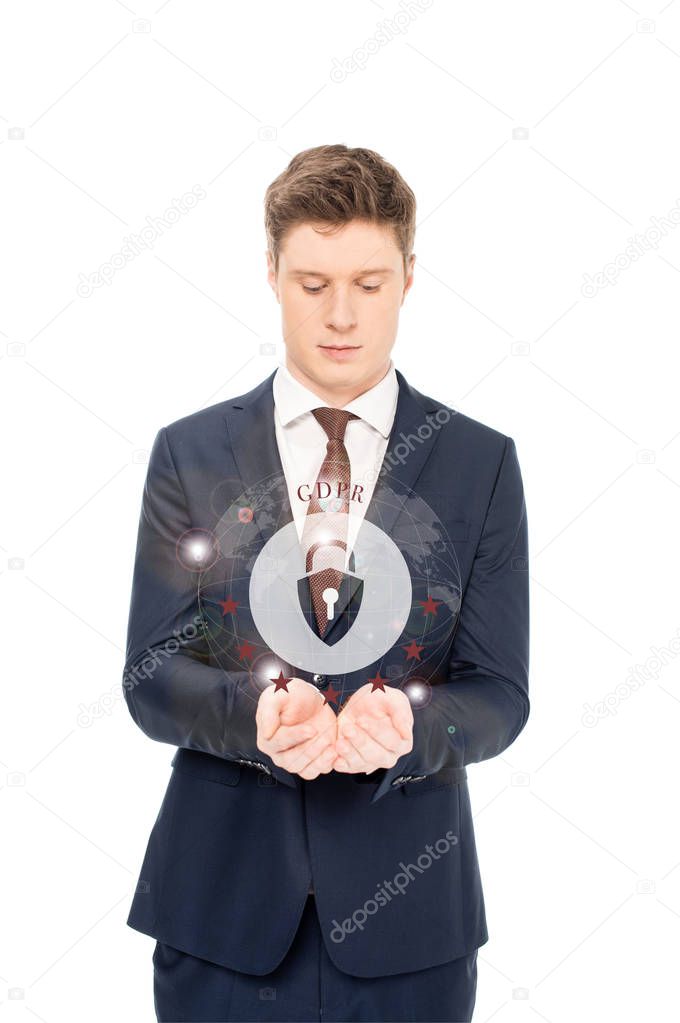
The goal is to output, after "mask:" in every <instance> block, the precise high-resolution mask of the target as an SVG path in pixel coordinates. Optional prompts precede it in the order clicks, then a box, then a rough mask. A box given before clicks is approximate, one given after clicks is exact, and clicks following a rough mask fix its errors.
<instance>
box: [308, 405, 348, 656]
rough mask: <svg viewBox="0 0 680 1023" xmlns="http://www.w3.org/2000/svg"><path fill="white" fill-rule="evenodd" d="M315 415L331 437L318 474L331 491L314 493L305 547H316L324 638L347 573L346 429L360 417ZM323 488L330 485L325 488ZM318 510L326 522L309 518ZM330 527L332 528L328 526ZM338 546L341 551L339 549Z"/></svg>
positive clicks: (325, 411)
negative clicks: (322, 494) (325, 494)
mask: <svg viewBox="0 0 680 1023" xmlns="http://www.w3.org/2000/svg"><path fill="white" fill-rule="evenodd" d="M312 415H313V416H314V418H315V419H316V420H317V422H318V423H320V424H321V426H323V428H324V430H325V431H326V435H327V436H328V443H327V444H326V455H325V457H324V460H323V462H322V463H321V468H320V469H319V474H318V476H317V481H316V482H317V484H319V483H327V484H328V486H329V487H330V494H329V496H328V497H327V498H324V499H322V500H323V503H322V502H321V501H320V500H319V496H318V495H319V490H318V486H315V487H314V490H313V491H312V496H311V498H310V501H309V507H308V508H307V520H306V521H305V524H304V527H303V532H302V541H301V543H302V550H303V552H304V553H305V555H306V554H307V552H308V551H309V550H313V561H312V571H313V573H314V575H313V576H312V578H311V580H310V588H311V594H312V607H313V608H314V617H315V618H316V622H317V626H318V630H319V635H320V636H321V638H322V639H323V636H324V633H325V632H326V629H327V627H328V624H329V621H331V620H332V616H331V618H330V619H329V617H328V608H329V604H334V603H335V601H333V600H332V597H333V592H334V593H335V599H336V600H337V594H338V588H339V585H340V582H341V580H342V578H343V576H344V572H343V571H341V570H340V569H338V568H337V567H333V566H337V565H339V564H341V565H343V566H344V564H345V553H344V552H345V551H346V549H347V529H348V523H349V520H348V518H347V516H348V515H349V493H350V485H351V478H352V474H351V467H350V462H349V455H348V454H347V448H346V447H345V440H344V437H345V428H346V426H347V423H348V422H349V420H350V419H358V418H359V416H357V415H355V414H354V413H353V412H347V411H346V410H345V409H340V408H325V407H322V408H315V409H312ZM322 489H323V491H324V492H325V490H327V489H328V488H326V487H324V488H322ZM319 512H329V513H331V514H329V516H328V520H327V523H328V524H327V525H326V523H324V520H323V519H321V518H319V519H316V520H314V521H310V518H309V516H310V515H316V514H318V513H319ZM337 512H339V513H340V514H339V515H336V514H334V513H337ZM329 527H330V528H329ZM338 547H339V548H340V550H338ZM329 598H331V599H329Z"/></svg>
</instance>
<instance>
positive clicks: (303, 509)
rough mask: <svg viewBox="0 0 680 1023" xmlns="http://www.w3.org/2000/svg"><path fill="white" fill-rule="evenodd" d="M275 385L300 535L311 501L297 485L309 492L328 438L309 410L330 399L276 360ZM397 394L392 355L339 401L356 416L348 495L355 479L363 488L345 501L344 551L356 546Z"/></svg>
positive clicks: (349, 435) (350, 427) (348, 434)
mask: <svg viewBox="0 0 680 1023" xmlns="http://www.w3.org/2000/svg"><path fill="white" fill-rule="evenodd" d="M273 391H274V423H275V429H276V442H277V444H278V448H279V455H280V456H281V464H282V466H283V472H284V476H285V477H286V484H287V487H288V497H289V499H290V506H291V509H292V511H293V519H294V521H295V524H296V526H297V531H298V536H299V537H300V539H301V538H302V529H303V526H304V520H305V516H306V514H307V509H308V507H309V501H307V500H301V499H300V497H299V496H298V487H300V486H301V485H303V484H304V485H305V486H304V487H303V490H302V494H303V495H304V496H307V497H308V496H309V494H310V491H311V488H312V487H313V486H314V484H315V483H316V479H317V476H318V474H319V469H320V468H321V465H322V463H323V460H324V458H325V456H326V444H327V442H328V436H327V434H326V431H325V430H324V428H323V427H322V425H321V423H319V422H317V420H316V419H315V417H314V416H313V415H312V412H311V410H312V409H314V408H318V407H319V406H325V407H327V406H328V402H327V401H325V400H324V399H323V398H320V397H319V396H318V394H314V392H313V391H310V390H309V389H308V388H307V387H305V386H304V385H303V384H301V383H300V382H299V381H298V380H296V378H295V377H294V376H293V375H292V373H291V372H290V370H288V369H287V367H286V366H284V365H280V366H279V367H278V369H277V371H276V374H275V376H274V380H273ZM398 395H399V381H398V380H397V375H396V372H395V369H394V363H393V362H392V360H391V359H390V365H389V369H388V370H387V372H386V373H385V376H384V377H383V378H382V379H381V380H379V381H378V383H377V384H374V385H373V387H371V388H369V389H368V390H367V391H364V393H363V394H360V395H359V397H358V398H354V399H353V400H352V401H350V402H349V404H347V405H343V406H342V407H343V408H344V409H346V410H347V411H348V412H354V414H355V415H357V416H359V419H351V420H350V421H349V422H348V423H347V427H346V430H345V447H346V448H347V454H348V456H349V461H350V466H351V473H352V478H351V485H350V490H349V493H350V497H351V495H352V494H353V493H355V484H357V483H358V484H360V486H362V487H363V491H357V492H356V497H357V498H358V497H359V496H360V498H361V500H350V502H349V513H350V517H349V522H348V531H347V549H348V552H349V551H351V550H352V548H353V546H354V542H355V540H356V536H357V533H358V532H359V527H360V525H361V522H362V520H363V517H364V514H365V512H366V508H367V506H368V503H369V501H370V500H371V497H372V495H373V491H374V489H375V483H376V480H377V479H378V475H379V473H380V469H381V466H382V463H383V458H384V456H385V451H386V449H387V441H388V438H389V435H390V431H391V429H392V424H393V422H394V414H395V411H396V407H397V397H398ZM347 560H348V557H347V558H346V562H347Z"/></svg>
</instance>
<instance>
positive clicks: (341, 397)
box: [286, 356, 390, 408]
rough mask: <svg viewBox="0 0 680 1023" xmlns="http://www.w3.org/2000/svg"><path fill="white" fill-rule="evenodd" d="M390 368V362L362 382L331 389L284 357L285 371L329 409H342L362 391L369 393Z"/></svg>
mask: <svg viewBox="0 0 680 1023" xmlns="http://www.w3.org/2000/svg"><path fill="white" fill-rule="evenodd" d="M389 368H390V360H389V359H387V361H386V362H385V363H384V364H383V365H382V366H381V367H379V368H378V369H377V370H376V371H375V373H373V374H372V375H371V376H370V377H369V378H368V379H367V380H362V381H360V382H357V383H356V384H344V385H338V386H337V387H332V386H330V385H329V384H324V383H323V382H319V381H318V380H314V379H313V378H312V377H310V376H308V375H307V374H306V373H305V372H304V371H303V370H301V369H300V368H299V366H297V365H296V364H295V363H294V362H293V361H292V360H291V359H290V358H289V357H288V356H286V369H287V370H288V372H289V373H290V375H291V376H293V377H295V379H296V380H297V381H298V382H299V383H301V384H302V385H303V386H304V387H306V388H308V389H309V390H310V391H313V392H314V394H316V395H318V396H319V398H321V400H322V401H324V402H325V403H326V404H327V405H328V406H329V407H331V408H344V406H345V405H348V404H349V403H350V401H353V400H354V399H355V398H358V397H359V395H360V394H363V393H364V391H369V390H370V389H371V387H375V385H376V384H377V383H380V381H381V380H382V378H383V377H384V376H385V374H386V373H387V371H388V370H389Z"/></svg>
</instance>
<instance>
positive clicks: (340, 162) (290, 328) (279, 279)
mask: <svg viewBox="0 0 680 1023" xmlns="http://www.w3.org/2000/svg"><path fill="white" fill-rule="evenodd" d="M415 211H416V201H415V196H414V195H413V192H412V191H411V189H410V188H409V186H408V185H407V184H406V182H405V181H404V180H403V178H402V177H401V176H400V174H399V173H398V171H396V170H395V168H394V167H392V166H391V165H390V164H389V163H386V161H385V160H383V159H382V158H381V157H380V156H379V155H378V154H377V153H375V152H373V151H372V150H370V149H348V148H347V146H343V145H334V146H317V147H316V148H314V149H306V150H304V151H303V152H301V153H298V154H297V156H294V157H293V159H292V160H291V162H290V163H289V164H288V167H287V168H286V169H285V170H284V171H283V173H282V174H280V175H279V176H278V177H277V178H276V180H275V181H273V182H272V183H271V185H270V186H269V188H268V189H267V192H266V196H265V229H266V232H267V243H268V251H267V263H268V268H269V273H268V280H269V283H270V284H271V286H272V288H273V290H274V293H275V295H276V297H277V299H278V301H279V303H280V305H281V317H282V327H283V337H284V341H285V343H286V365H287V366H288V369H289V370H290V372H291V373H292V374H293V376H295V377H296V379H298V380H300V381H301V383H303V384H305V386H307V387H309V388H310V390H313V391H314V392H315V393H317V394H319V395H320V396H321V397H323V398H324V399H325V400H326V401H327V402H328V403H329V404H332V405H336V406H342V405H345V404H347V403H348V402H349V401H350V400H351V399H352V398H353V397H355V396H356V395H358V394H361V393H363V391H366V390H368V388H369V387H372V386H373V385H374V384H375V383H377V382H378V381H379V380H380V379H381V378H382V377H383V376H384V374H385V372H386V371H387V368H388V366H389V361H390V352H391V350H392V347H393V345H394V342H395V339H396V336H397V327H398V322H399V310H400V308H401V305H402V303H403V301H404V298H405V296H406V293H407V291H408V290H409V288H410V287H411V284H412V283H413V265H414V263H415V255H414V254H413V252H412V249H413V241H414V236H415ZM343 348H344V349H345V351H344V352H343V351H341V350H339V349H343Z"/></svg>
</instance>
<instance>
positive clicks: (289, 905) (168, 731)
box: [123, 370, 529, 977]
mask: <svg viewBox="0 0 680 1023" xmlns="http://www.w3.org/2000/svg"><path fill="white" fill-rule="evenodd" d="M273 376H274V374H273V373H272V374H271V375H270V376H269V377H268V378H267V379H266V380H264V381H262V382H261V383H260V384H258V385H257V386H256V387H255V388H253V390H251V391H249V392H248V393H247V394H243V395H241V396H240V397H238V398H235V399H232V400H228V401H224V402H220V403H219V404H216V405H213V406H212V407H210V408H207V409H205V410H203V411H200V412H197V413H195V414H193V415H190V416H187V417H185V418H183V419H180V420H178V421H177V422H174V423H172V424H170V425H169V426H166V427H163V428H162V429H161V430H159V432H158V434H157V436H156V438H155V441H154V445H153V449H152V452H151V456H150V460H149V466H148V473H147V478H146V483H145V487H144V494H143V501H142V511H141V517H140V522H139V534H138V542H137V550H136V556H135V565H134V576H133V586H132V599H131V606H130V616H129V624H128V639H127V649H126V658H125V669H124V675H123V686H124V689H125V698H126V701H127V705H128V707H129V710H130V713H131V714H132V717H133V719H134V720H135V722H136V723H137V725H138V726H139V727H140V728H141V729H142V731H143V732H144V733H145V734H146V735H148V736H149V737H150V738H152V739H155V740H158V741H159V742H164V743H169V744H171V745H172V746H176V747H178V749H177V751H176V752H175V755H174V757H173V759H172V772H171V776H170V779H169V783H168V787H167V790H166V793H165V796H164V799H163V802H162V805H161V807H160V810H159V813H158V816H157V819H156V821H155V823H154V826H153V829H152V831H151V835H150V837H149V840H148V845H147V848H146V853H145V856H144V860H143V864H142V867H141V872H140V877H139V882H138V885H137V889H136V892H135V894H134V898H133V901H132V906H131V909H130V913H129V917H128V920H127V922H128V924H129V925H130V926H131V927H134V928H136V929H137V930H139V931H142V932H144V933H146V934H149V935H151V936H153V937H155V938H156V939H158V940H159V941H161V942H164V943H166V944H169V945H172V946H174V947H175V948H178V949H181V950H183V951H185V952H190V953H191V954H193V955H196V956H200V957H202V958H204V959H208V960H210V961H212V962H215V963H219V964H222V965H224V966H227V967H229V968H231V969H235V970H240V971H244V972H248V973H254V974H266V973H269V972H270V971H271V970H273V969H275V968H276V966H277V965H278V964H279V963H280V962H281V960H282V959H283V957H284V956H285V954H286V952H287V950H288V948H289V946H290V944H291V942H292V940H293V937H294V935H295V932H296V929H297V925H298V922H299V920H300V917H301V914H302V910H303V907H304V904H305V900H306V898H307V892H308V887H309V882H310V879H313V884H314V889H315V897H316V903H317V910H318V913H319V917H320V921H321V928H322V932H323V936H324V941H325V943H326V947H327V949H328V953H329V955H330V957H331V959H332V960H333V962H334V963H335V964H336V966H337V967H338V969H340V970H342V971H344V972H346V973H350V974H353V975H355V976H360V977H376V976H386V975H390V974H395V973H402V972H407V971H411V970H420V969H424V968H426V967H429V966H433V965H436V964H439V963H443V962H447V961H449V960H450V959H454V958H457V957H458V956H462V955H465V954H467V953H468V952H470V951H472V950H473V949H475V948H477V947H478V946H480V945H482V944H484V943H485V942H486V941H487V940H488V932H487V926H486V918H485V910H484V899H483V894H482V887H481V881H480V874H479V866H478V860H477V852H476V848H475V839H474V832H473V821H472V814H471V807H470V797H469V793H468V785H467V780H466V778H467V772H466V767H467V765H468V764H473V763H477V762H479V761H482V760H487V759H489V758H490V757H494V756H497V755H498V754H499V753H502V752H503V750H505V749H507V747H508V746H509V745H510V744H511V743H512V742H513V741H514V740H515V738H516V737H517V735H518V734H519V733H520V731H521V730H522V728H523V727H524V725H525V723H526V720H527V717H528V714H529V698H528V668H529V584H528V549H527V516H526V508H525V501H524V493H523V486H522V478H521V473H520V468H519V464H518V460H517V454H516V449H515V444H514V442H513V440H512V438H511V437H507V436H505V435H504V434H502V433H500V432H498V431H496V430H493V429H491V428H490V427H488V426H485V425H484V424H482V423H479V422H477V421H475V420H473V419H471V418H469V417H468V416H465V415H463V414H462V413H459V412H456V411H454V410H451V409H449V412H450V413H451V414H450V415H449V416H448V421H446V422H445V423H444V424H443V425H442V426H441V427H439V428H434V429H431V430H430V435H429V436H427V437H425V439H423V435H424V434H426V433H427V431H422V429H421V431H420V433H417V431H418V428H419V427H422V426H423V424H425V423H426V416H427V415H428V414H434V413H436V412H437V410H438V409H445V408H447V406H445V405H443V404H442V403H440V402H437V401H435V400H434V399H432V398H429V397H427V396H426V395H424V394H421V393H419V392H418V391H417V390H415V388H413V387H411V386H410V385H409V384H408V383H407V381H406V380H405V379H404V377H403V375H402V374H401V373H400V372H399V371H398V370H397V378H398V382H399V396H398V402H397V408H396V415H395V421H394V425H393V429H392V433H391V435H390V438H389V440H388V447H387V452H388V453H389V452H390V451H391V450H392V449H394V448H395V445H396V444H398V443H404V442H406V443H410V450H409V453H408V457H405V458H403V459H401V460H395V461H394V462H393V463H390V465H389V472H388V473H386V474H384V477H381V478H379V479H378V481H377V483H376V488H375V491H374V498H375V497H376V496H378V495H379V494H380V487H381V486H383V485H390V480H392V481H394V483H395V485H396V484H397V483H399V485H403V486H404V487H407V488H409V489H410V490H412V491H413V492H415V493H417V494H418V495H419V496H420V497H422V498H423V499H424V500H425V501H427V503H428V505H430V507H431V508H432V509H433V510H434V511H435V512H436V513H437V515H438V516H439V518H440V520H441V522H442V523H443V524H444V526H445V527H446V530H447V532H448V535H449V537H450V539H451V541H452V544H453V545H454V547H455V552H456V555H457V559H458V563H459V569H460V576H461V578H460V585H461V593H462V604H461V606H460V610H459V612H458V614H457V620H456V622H455V628H454V629H453V630H452V638H451V640H450V648H449V649H448V651H447V657H446V658H445V661H444V664H445V670H444V671H443V672H442V671H441V670H440V671H439V672H438V673H437V677H433V678H431V679H430V682H431V694H432V698H431V700H430V702H429V704H428V705H427V706H425V707H421V708H419V709H416V710H414V739H413V749H412V750H411V752H409V753H408V754H405V755H404V756H403V757H401V758H400V759H399V760H398V761H397V764H396V765H395V766H394V767H393V768H390V769H381V770H378V771H375V772H373V773H372V774H370V775H366V774H362V775H356V774H355V775H352V774H344V773H340V772H335V771H332V772H330V773H329V774H326V775H320V776H319V777H318V778H316V779H314V780H312V781H306V780H303V779H301V778H300V777H299V776H298V775H293V774H289V773H288V772H286V771H284V770H283V769H281V768H279V767H277V766H276V765H275V764H274V763H273V761H272V760H271V759H270V758H269V757H268V756H267V755H266V754H264V753H262V752H261V751H260V750H259V748H258V747H257V744H256V726H255V707H256V705H255V702H254V700H253V696H252V689H249V685H248V680H249V675H248V670H247V665H244V670H243V671H238V670H234V671H230V670H225V667H224V665H223V664H220V662H219V661H218V660H217V659H216V657H215V648H214V646H213V645H212V644H211V643H210V642H209V637H208V636H207V635H206V632H205V631H198V632H197V633H196V635H192V638H189V639H187V638H186V636H189V635H191V632H190V630H186V628H185V627H186V624H187V623H188V622H191V621H192V620H194V619H196V615H197V614H198V613H199V602H198V598H197V589H196V580H195V577H192V573H190V572H187V571H186V569H183V568H182V565H181V564H180V562H179V561H178V559H177V553H176V543H177V540H178V538H179V537H180V535H181V534H183V533H184V532H185V531H186V530H188V529H192V528H198V529H206V530H211V529H213V528H214V527H215V524H216V521H217V518H218V516H219V514H220V513H221V512H220V509H219V508H216V507H214V504H215V500H214V495H215V493H216V492H217V491H218V489H219V487H220V486H221V485H223V482H224V481H225V480H227V479H230V480H231V481H232V482H235V483H236V484H237V486H238V487H240V488H241V489H243V490H246V489H247V488H248V487H251V486H254V485H255V484H257V483H258V481H260V480H261V479H263V478H264V477H267V476H270V475H274V476H276V475H278V476H279V477H281V478H283V477H282V466H281V461H280V458H279V453H278V448H277V444H276V436H275V429H274V404H273V395H272V380H273ZM444 418H446V417H444ZM409 436H410V438H411V440H410V442H409V441H408V438H409ZM386 464H387V455H386V462H384V463H383V466H385V465H386ZM386 477H389V479H387V482H386V484H384V483H383V482H382V480H383V478H386ZM375 506H376V505H375V501H372V502H371V503H370V504H369V507H368V509H367V511H366V517H367V518H368V519H370V520H373V521H376V524H379V525H380V527H381V528H382V529H384V530H385V531H386V532H388V533H390V534H391V535H392V536H393V537H394V538H396V537H397V536H398V530H399V525H400V523H399V515H398V511H396V510H395V511H394V512H392V513H388V521H387V522H386V521H385V513H384V509H383V511H381V514H380V516H379V517H378V518H374V515H373V509H374V507H375ZM291 519H292V512H291V510H290V504H289V502H288V497H287V494H286V493H285V488H284V490H283V492H282V493H281V516H280V521H278V522H277V521H274V520H273V519H271V517H270V518H267V517H266V516H262V521H260V522H258V521H257V515H256V521H255V527H256V528H255V537H256V539H255V543H254V546H255V549H258V548H259V549H261V547H262V546H263V544H264V543H265V541H266V540H267V539H268V538H269V537H270V536H271V535H272V533H273V532H274V531H275V529H277V528H280V526H281V525H283V524H285V522H287V521H290V520H291ZM251 563H252V562H251ZM217 592H218V598H219V595H220V591H219V589H218V591H217ZM223 592H224V598H225V599H226V597H227V596H231V597H233V598H234V599H235V600H236V601H238V602H239V608H238V615H237V616H238V627H239V638H240V640H241V642H242V641H243V639H249V640H251V641H252V642H253V644H255V646H256V647H257V648H258V649H260V650H261V649H262V640H261V638H260V637H259V634H258V633H257V631H256V630H255V628H254V625H253V623H252V620H250V619H249V617H248V578H247V572H235V573H232V575H231V578H230V580H229V581H224V587H223ZM204 610H205V609H203V611H204ZM202 613H203V612H202ZM197 620H199V621H200V618H199V619H197ZM204 620H205V619H204ZM183 628H184V629H185V633H184V638H182V639H181V641H178V639H177V637H179V636H180V634H181V632H182V629H183ZM392 661H396V662H399V663H402V664H403V662H404V651H403V649H402V644H400V643H397V644H395V646H394V648H393V649H392V650H390V651H388V652H387V653H386V654H385V656H384V657H383V658H381V660H380V661H377V662H375V663H374V664H372V665H367V666H366V667H365V668H364V669H363V670H361V671H357V672H354V673H352V674H348V675H345V676H344V677H342V679H340V680H338V679H332V680H331V681H332V682H333V683H334V686H335V688H336V689H337V688H341V689H342V691H343V694H344V695H345V696H346V695H347V694H350V693H352V692H353V691H355V690H357V689H358V688H360V687H361V686H362V685H364V684H365V683H366V682H367V681H368V679H369V678H371V677H374V676H375V674H376V672H377V671H379V670H380V671H381V674H382V676H383V677H386V678H388V680H389V679H390V677H391V675H390V671H389V667H390V664H391V662H392ZM292 673H293V672H290V674H292ZM295 674H296V675H297V676H298V677H300V678H303V679H305V680H306V681H309V682H313V683H314V684H317V685H320V686H322V687H323V686H325V685H326V684H327V682H328V679H324V678H323V677H322V676H318V675H310V674H309V673H308V672H305V671H301V670H296V671H295ZM338 681H339V682H340V683H341V685H340V686H339V685H338V684H337V683H338ZM452 729H453V730H452ZM446 836H448V838H447V837H446ZM379 893H380V894H379Z"/></svg>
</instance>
